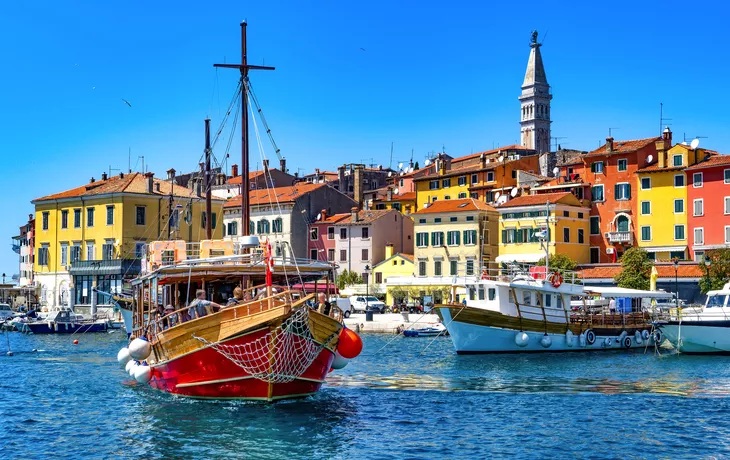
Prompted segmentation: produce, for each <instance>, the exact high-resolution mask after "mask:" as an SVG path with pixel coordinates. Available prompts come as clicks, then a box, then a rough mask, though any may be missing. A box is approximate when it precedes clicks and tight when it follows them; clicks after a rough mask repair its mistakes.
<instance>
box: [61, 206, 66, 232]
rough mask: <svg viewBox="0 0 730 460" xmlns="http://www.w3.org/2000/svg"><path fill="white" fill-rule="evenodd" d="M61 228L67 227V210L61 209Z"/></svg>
mask: <svg viewBox="0 0 730 460" xmlns="http://www.w3.org/2000/svg"><path fill="white" fill-rule="evenodd" d="M61 228H68V211H67V210H63V211H61Z"/></svg>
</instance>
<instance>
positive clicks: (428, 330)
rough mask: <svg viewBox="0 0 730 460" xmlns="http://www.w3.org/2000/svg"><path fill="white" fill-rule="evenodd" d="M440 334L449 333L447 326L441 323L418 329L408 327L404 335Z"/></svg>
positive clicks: (430, 335) (432, 335) (428, 335)
mask: <svg viewBox="0 0 730 460" xmlns="http://www.w3.org/2000/svg"><path fill="white" fill-rule="evenodd" d="M439 335H448V332H447V331H446V328H445V327H444V325H443V324H441V323H437V324H434V325H433V326H427V327H422V328H418V329H406V330H404V331H403V336H404V337H435V336H439Z"/></svg>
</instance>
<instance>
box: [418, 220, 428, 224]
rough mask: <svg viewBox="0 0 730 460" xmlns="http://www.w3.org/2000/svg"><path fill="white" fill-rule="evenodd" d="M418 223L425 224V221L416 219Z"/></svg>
mask: <svg viewBox="0 0 730 460" xmlns="http://www.w3.org/2000/svg"><path fill="white" fill-rule="evenodd" d="M418 223H419V224H425V223H426V219H418Z"/></svg>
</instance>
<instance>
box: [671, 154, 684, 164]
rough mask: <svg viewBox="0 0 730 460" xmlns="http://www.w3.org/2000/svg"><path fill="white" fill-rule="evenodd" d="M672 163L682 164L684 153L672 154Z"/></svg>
mask: <svg viewBox="0 0 730 460" xmlns="http://www.w3.org/2000/svg"><path fill="white" fill-rule="evenodd" d="M672 164H673V165H674V166H682V155H672Z"/></svg>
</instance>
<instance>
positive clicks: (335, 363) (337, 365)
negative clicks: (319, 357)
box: [331, 351, 350, 369]
mask: <svg viewBox="0 0 730 460" xmlns="http://www.w3.org/2000/svg"><path fill="white" fill-rule="evenodd" d="M349 362H350V360H349V359H347V358H345V357H344V356H342V355H341V354H340V352H339V351H336V352H335V359H334V360H332V366H331V367H332V369H342V368H343V367H345V366H347V363H349Z"/></svg>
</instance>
